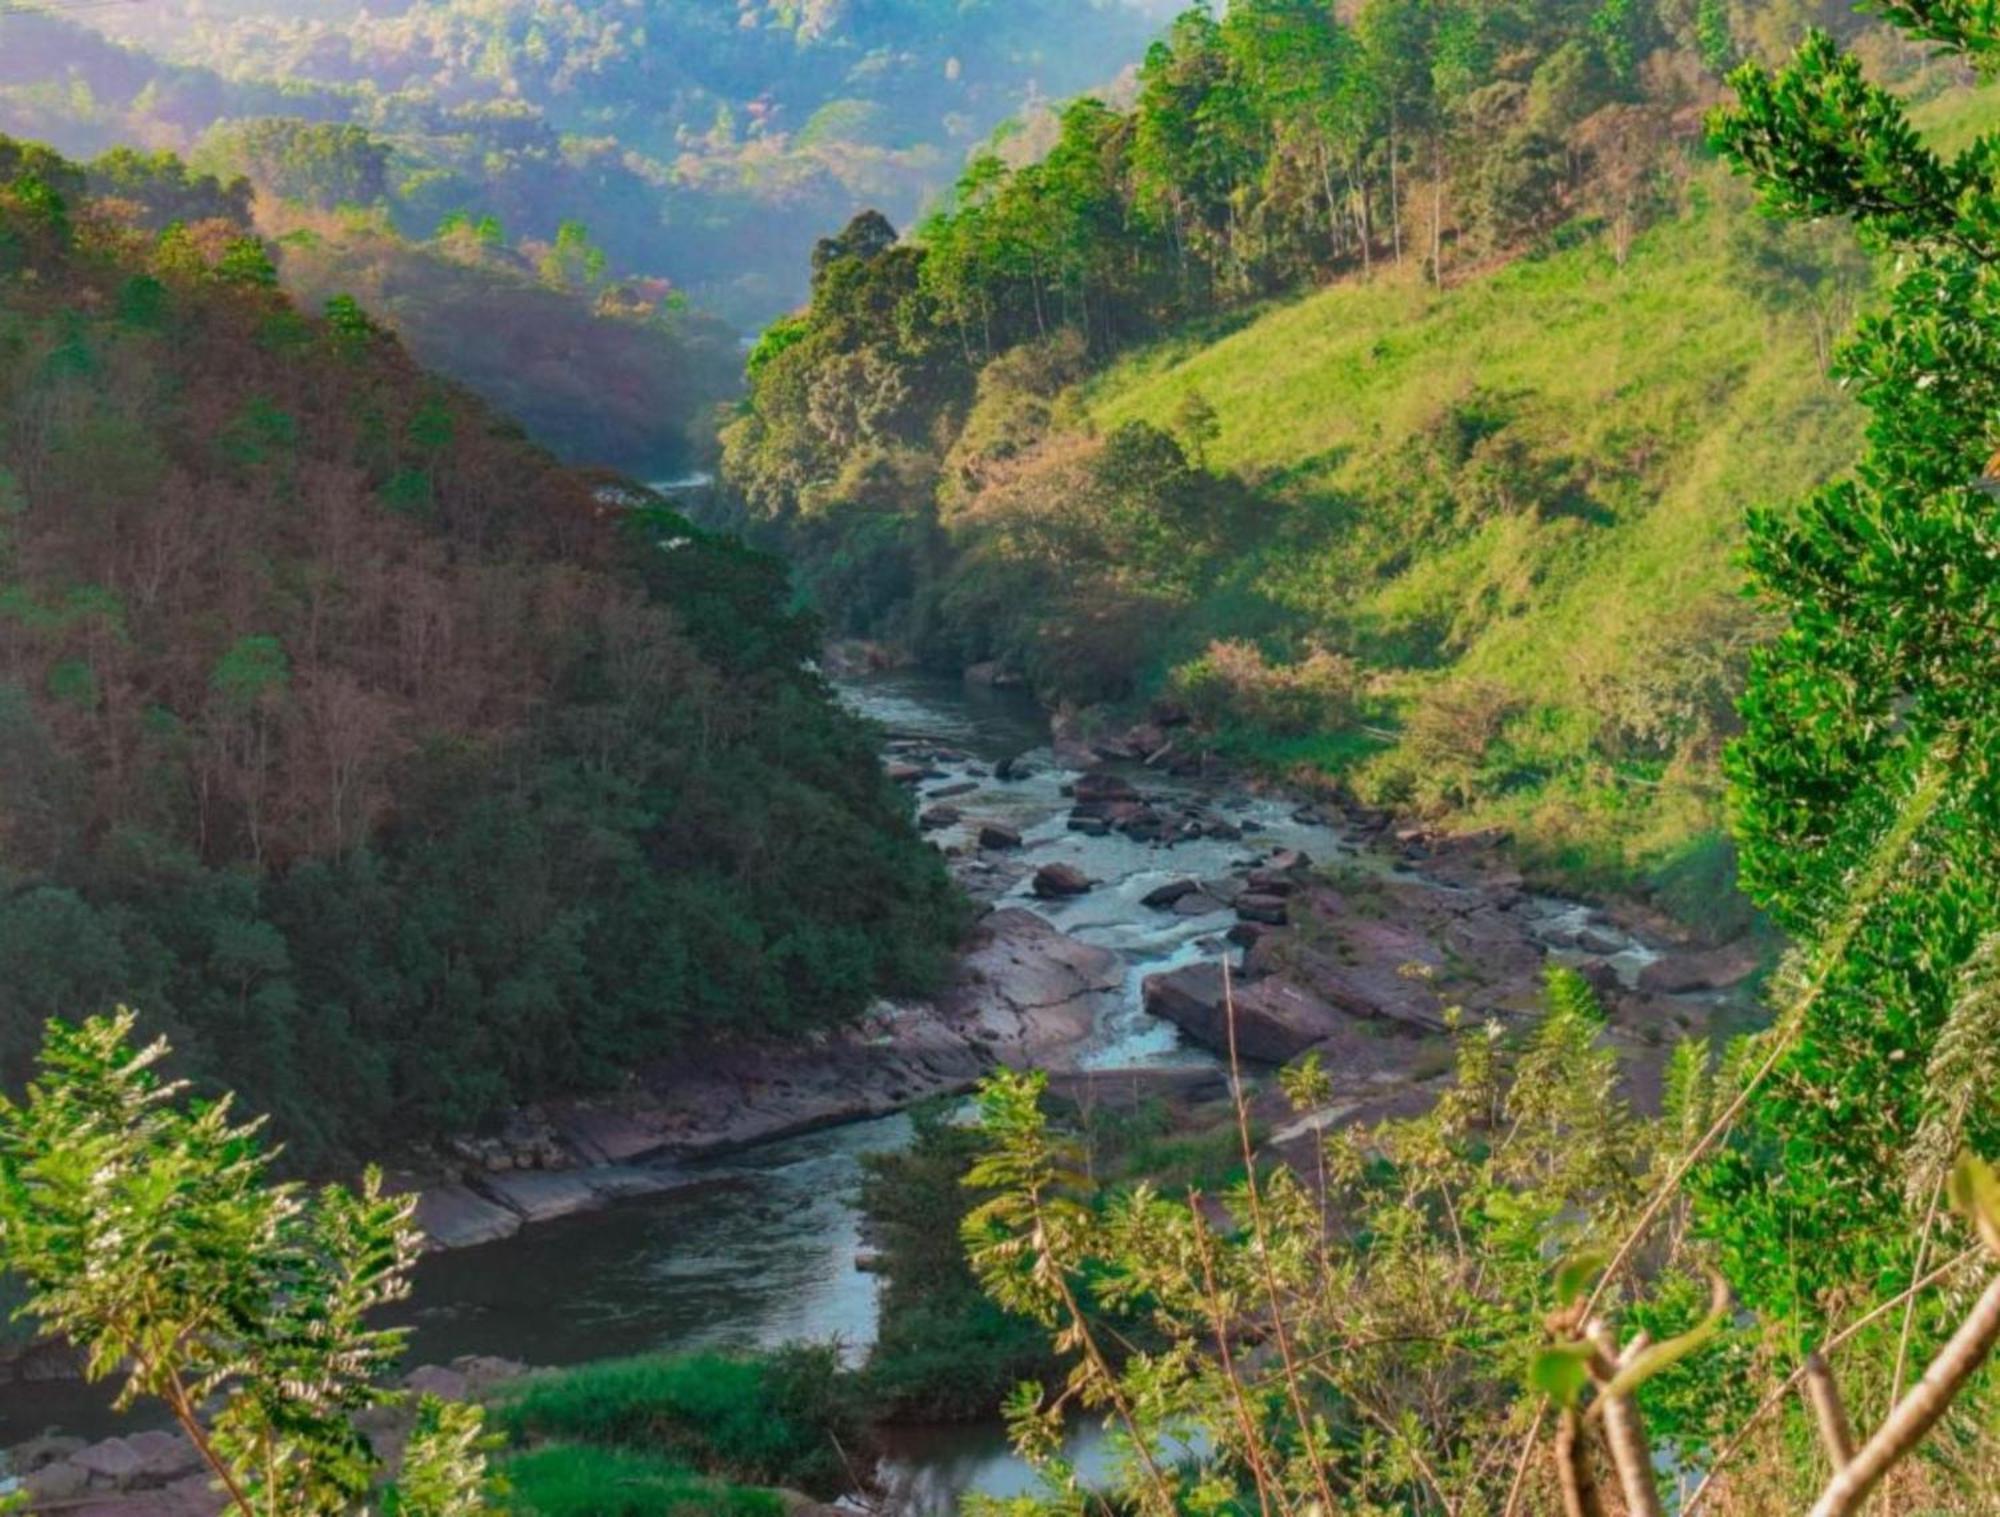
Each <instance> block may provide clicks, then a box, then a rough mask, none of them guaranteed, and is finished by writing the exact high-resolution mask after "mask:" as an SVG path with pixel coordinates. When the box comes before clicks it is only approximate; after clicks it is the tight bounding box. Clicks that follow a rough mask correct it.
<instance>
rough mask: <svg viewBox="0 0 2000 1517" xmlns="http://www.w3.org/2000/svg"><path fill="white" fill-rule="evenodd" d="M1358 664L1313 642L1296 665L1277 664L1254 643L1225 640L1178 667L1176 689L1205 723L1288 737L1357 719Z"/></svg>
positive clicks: (1197, 717)
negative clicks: (1260, 730) (1239, 726)
mask: <svg viewBox="0 0 2000 1517" xmlns="http://www.w3.org/2000/svg"><path fill="white" fill-rule="evenodd" d="M1360 678H1361V675H1360V669H1359V667H1358V666H1357V665H1356V664H1355V662H1354V660H1353V659H1351V658H1348V657H1347V656H1346V655H1345V654H1341V653H1335V652H1333V651H1331V650H1329V649H1327V648H1323V647H1319V646H1317V645H1315V646H1314V647H1313V648H1312V649H1311V650H1310V651H1309V652H1308V653H1307V654H1306V656H1305V657H1304V658H1302V659H1300V660H1299V661H1298V662H1297V663H1295V664H1273V663H1271V662H1270V661H1269V660H1267V659H1266V658H1265V656H1264V654H1263V651H1262V650H1261V649H1259V648H1258V647H1257V645H1256V644H1255V643H1250V642H1242V641H1237V640H1230V639H1221V640H1217V641H1215V642H1212V643H1210V644H1209V645H1208V649H1207V651H1206V652H1204V653H1203V654H1202V655H1201V656H1200V657H1199V658H1196V659H1194V660H1192V661H1190V662H1189V663H1186V664H1183V665H1182V666H1181V667H1180V668H1179V669H1178V670H1176V671H1175V672H1174V679H1173V685H1174V693H1175V694H1176V695H1177V696H1178V697H1179V698H1180V699H1181V700H1182V701H1183V702H1184V703H1185V704H1186V705H1187V707H1188V708H1189V710H1190V711H1192V712H1193V713H1194V716H1195V719H1196V720H1197V721H1199V722H1201V723H1202V724H1203V725H1204V726H1207V727H1210V728H1215V727H1221V726H1224V725H1228V724H1232V723H1240V724H1243V725H1247V726H1251V727H1259V728H1262V729H1263V730H1265V731H1267V732H1272V733H1276V734H1279V735H1281V736H1286V737H1295V736H1300V735H1303V734H1305V733H1308V732H1321V731H1326V730H1327V729H1329V728H1336V727H1343V726H1346V725H1348V724H1349V723H1350V722H1352V721H1353V719H1354V714H1355V704H1356V700H1357V697H1358V695H1359V690H1360Z"/></svg>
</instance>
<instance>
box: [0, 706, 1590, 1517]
mask: <svg viewBox="0 0 2000 1517" xmlns="http://www.w3.org/2000/svg"><path fill="white" fill-rule="evenodd" d="M842 692H843V695H844V697H845V698H846V699H847V701H848V702H849V704H850V705H852V706H853V707H855V708H856V709H857V710H860V711H861V712H863V713H864V714H866V715H868V716H870V717H871V718H873V719H874V720H876V721H877V722H879V723H880V724H881V725H882V726H883V727H884V728H886V729H887V730H888V732H889V733H890V735H891V737H892V739H893V738H901V739H920V740H922V741H923V742H924V743H926V744H929V745H932V746H933V747H935V748H941V749H946V750H950V752H949V754H948V756H946V757H944V758H942V759H941V760H938V761H937V769H938V770H939V773H938V774H937V776H936V777H934V778H931V779H928V780H927V781H926V782H925V783H924V785H923V787H922V788H923V790H924V791H925V793H926V794H927V795H928V794H930V793H932V792H935V791H938V790H940V789H943V790H952V789H954V788H955V787H964V786H967V785H970V786H972V787H973V788H972V789H970V790H969V791H965V792H964V793H960V794H953V795H952V796H951V804H952V805H953V806H955V807H958V808H960V809H961V810H962V811H963V812H964V814H965V816H966V817H968V818H976V819H978V820H981V821H984V820H993V821H1002V822H1005V823H1007V824H1008V825H1011V826H1014V827H1016V828H1018V829H1019V830H1020V831H1021V832H1022V834H1023V837H1024V842H1025V845H1026V846H1025V850H1024V855H1023V857H1025V858H1026V859H1028V860H1032V861H1033V862H1034V863H1035V864H1041V863H1047V862H1053V861H1058V860H1060V861H1063V862H1068V863H1072V864H1074V865H1076V866H1077V867H1078V868H1079V869H1081V870H1082V871H1083V872H1084V873H1085V874H1086V875H1088V876H1090V877H1091V878H1092V879H1093V880H1095V881H1097V882H1098V883H1097V885H1096V887H1095V888H1094V889H1093V890H1092V891H1091V892H1090V893H1089V894H1088V895H1085V896H1082V897H1079V898H1076V899H1074V900H1071V901H1063V902H1035V901H1030V900H1029V899H1028V898H1027V895H1026V884H1025V881H1022V880H1017V879H1012V878H1007V877H999V878H991V879H984V878H982V876H981V875H980V873H979V869H980V866H979V864H978V863H977V862H976V860H974V859H971V858H968V859H967V860H966V861H965V862H964V863H963V864H962V867H963V868H964V869H965V870H966V871H967V874H966V878H967V883H968V884H969V885H970V886H971V887H972V888H973V889H975V891H982V890H983V893H985V894H987V895H989V896H997V897H1000V898H1004V899H1007V900H1008V901H1009V903H1010V904H1026V905H1031V906H1032V907H1033V908H1034V909H1036V910H1038V911H1041V912H1042V913H1043V914H1044V915H1045V916H1047V917H1048V918H1049V919H1050V920H1051V921H1053V922H1054V923H1055V924H1056V925H1057V926H1059V927H1061V928H1062V929H1064V930H1065V931H1067V932H1070V933H1072V934H1074V935H1076V936H1077V937H1080V938H1083V939H1085V940H1087V941H1091V942H1095V943H1099V944H1102V945H1104V946H1106V947H1109V948H1112V949H1114V950H1116V951H1117V952H1118V953H1120V954H1121V955H1122V956H1123V958H1124V960H1125V962H1126V964H1127V966H1128V980H1127V986H1126V994H1125V995H1124V996H1123V997H1122V998H1120V1000H1119V1002H1118V1004H1117V1005H1116V1006H1115V1007H1114V1008H1113V1009H1112V1010H1111V1011H1110V1012H1109V1013H1108V1014H1107V1016H1106V1018H1105V1021H1104V1024H1103V1025H1102V1026H1101V1027H1100V1028H1099V1029H1098V1032H1097V1036H1096V1038H1095V1039H1094V1040H1093V1042H1092V1044H1091V1045H1090V1048H1089V1050H1088V1052H1087V1053H1086V1055H1085V1056H1084V1062H1085V1063H1087V1064H1089V1065H1091V1066H1094V1067H1098V1068H1124V1067H1132V1066H1140V1065H1149V1064H1159V1063H1174V1062H1183V1061H1190V1060H1205V1059H1207V1057H1208V1056H1207V1055H1206V1054H1202V1053H1199V1052H1197V1051H1194V1050H1190V1049H1184V1048H1183V1047H1182V1046H1181V1045H1180V1043H1179V1040H1178V1034H1177V1033H1176V1031H1175V1029H1174V1028H1172V1027H1171V1026H1170V1025H1168V1024H1166V1023H1164V1022H1161V1021H1159V1020H1158V1019H1156V1018H1153V1017H1150V1016H1148V1015H1147V1014H1146V1013H1145V1011H1144V1008H1143V1006H1142V1004H1141V997H1140V984H1141V981H1142V980H1143V979H1144V978H1145V977H1146V976H1147V975H1150V974H1153V973H1157V972H1159V971H1160V970H1162V969H1167V968H1172V967H1176V966H1178V965H1180V964H1183V963H1187V962H1191V961H1194V960H1197V959H1200V958H1203V957H1207V956H1220V955H1221V954H1222V953H1223V952H1225V951H1226V947H1227V945H1226V944H1225V942H1224V940H1223V938H1222V934H1223V933H1224V932H1225V931H1226V930H1227V929H1228V927H1229V926H1230V924H1231V922H1232V921H1233V920H1234V918H1233V916H1231V915H1230V914H1228V913H1226V912H1221V913H1217V914H1214V915H1211V916H1207V917H1196V918H1183V917H1178V916H1175V915H1174V914H1172V913H1170V912H1160V911H1153V910H1149V909H1147V908H1146V907H1144V906H1142V905H1141V904H1140V897H1142V896H1143V895H1145V894H1146V893H1147V892H1148V891H1149V890H1151V889H1153V888H1154V887H1155V886H1157V885H1159V884H1162V883H1165V882H1166V881H1168V880H1172V879H1177V878H1180V877H1183V876H1189V877H1193V878H1196V879H1206V878H1214V877H1219V876H1222V875H1225V874H1227V873H1229V872H1230V871H1231V870H1232V869H1234V868H1237V867H1240V866H1241V865H1242V864H1243V863H1245V862H1246V861H1247V860H1248V859H1249V857H1250V856H1252V855H1261V854H1263V853H1267V852H1269V851H1270V850H1271V849H1273V848H1277V847H1287V848H1299V849H1303V850H1305V851H1306V852H1307V853H1309V854H1310V855H1311V856H1312V857H1313V858H1314V859H1315V860H1316V861H1318V862H1321V863H1324V862H1326V861H1328V860H1329V859H1332V858H1335V857H1339V856H1347V857H1349V858H1351V859H1352V860H1354V861H1355V862H1357V863H1367V864H1368V865H1369V867H1384V868H1386V867H1389V866H1388V865H1387V864H1386V863H1383V862H1381V861H1380V860H1379V859H1378V858H1376V857H1375V856H1371V855H1367V854H1363V853H1358V852H1357V851H1356V850H1355V849H1354V847H1353V846H1352V845H1351V843H1350V842H1349V840H1347V839H1346V838H1345V837H1343V836H1342V835H1341V834H1340V833H1339V832H1338V831H1337V830H1336V829H1335V828H1333V827H1332V826H1329V825H1326V824H1325V823H1323V822H1321V821H1320V820H1318V819H1317V818H1315V817H1313V816H1311V815H1310V814H1302V815H1295V814H1294V810H1293V808H1292V806H1291V805H1290V804H1288V803H1284V802H1281V801H1278V800H1274V799H1272V798H1269V797H1261V796H1257V795H1253V794H1251V793H1249V792H1247V791H1246V792H1241V793H1236V792H1233V791H1231V790H1230V789H1229V788H1228V787H1227V786H1225V787H1223V788H1222V789H1220V790H1218V789H1217V788H1216V787H1215V786H1212V785H1208V786H1204V785H1200V784H1197V783H1193V782H1187V781H1176V780H1173V779H1170V778H1168V777H1166V776H1161V775H1154V774H1151V773H1149V774H1147V775H1146V776H1145V778H1144V781H1143V784H1144V787H1145V789H1146V790H1147V792H1148V794H1149V795H1156V796H1161V797H1165V798H1168V799H1180V800H1184V801H1186V802H1187V803H1188V804H1190V805H1197V804H1198V805H1199V806H1201V807H1202V808H1204V809H1205V810H1206V811H1208V812H1209V813H1211V814H1215V815H1220V816H1222V817H1224V818H1225V819H1226V820H1228V821H1229V822H1231V823H1232V825H1233V826H1234V827H1237V828H1241V829H1242V837H1241V839H1240V840H1238V839H1233V838H1229V837H1227V836H1222V837H1203V838H1199V839H1194V840H1191V841H1184V842H1181V843H1179V844H1177V845H1176V846H1174V847H1172V848H1171V849H1168V848H1162V847H1159V846H1157V845H1153V844H1149V843H1143V842H1137V841H1134V840H1132V839H1129V838H1126V837H1123V836H1121V835H1119V834H1116V833H1113V834H1110V835H1107V836H1104V837H1088V836H1085V835H1083V834H1081V833H1076V832H1071V831H1069V830H1068V828H1067V826H1066V820H1065V819H1066V815H1067V811H1068V808H1069V802H1068V801H1067V799H1066V798H1065V797H1064V796H1063V795H1062V793H1061V788H1062V785H1063V784H1064V782H1065V781H1066V780H1067V779H1069V778H1071V777H1073V776H1072V775H1070V774H1068V773H1066V772H1065V771H1063V770H1061V769H1060V768H1059V767H1057V765H1056V764H1055V761H1054V756H1053V754H1052V753H1051V752H1050V751H1049V745H1048V727H1047V722H1046V719H1045V718H1044V717H1043V715H1042V713H1041V712H1039V711H1038V710H1037V709H1036V708H1035V706H1034V705H1033V703H1032V702H1031V701H1030V700H1028V699H1027V698H1026V697H1025V696H1022V695H1020V694H1018V693H1017V692H1009V691H1004V690H992V689H987V688H982V687H977V686H968V685H965V684H962V683H960V682H958V681H955V680H943V679H935V678H929V677H925V676H921V675H914V674H903V673H897V674H885V675H879V676H871V677H868V678H865V679H860V680H854V681H848V682H845V683H844V684H843V686H842ZM1022 755H1026V763H1025V765H1024V766H1023V767H1024V768H1025V769H1026V770H1027V777H1026V778H1025V779H1019V780H1014V781H1001V780H999V779H997V778H995V777H994V775H993V772H992V770H993V766H994V765H995V764H996V763H997V762H998V761H999V760H1002V759H1016V758H1018V757H1020V756H1022ZM966 830H967V829H966V828H965V827H954V828H945V829H941V830H940V831H938V832H937V833H935V834H934V838H935V840H936V841H937V842H938V844H939V845H940V846H943V847H953V846H954V845H961V844H963V843H964V842H965V840H966ZM1567 909H1571V908H1566V907H1564V906H1562V905H1561V904H1560V903H1550V906H1549V912H1550V913H1551V920H1555V918H1556V915H1558V914H1559V913H1560V912H1561V911H1563V910H1567ZM908 1136H909V1124H908V1121H907V1119H905V1118H903V1117H901V1116H893V1117H888V1118H884V1119H881V1120H877V1121H870V1122H860V1123H855V1124H852V1125H849V1126H845V1127H839V1128H834V1129H830V1130H827V1131H823V1132H818V1133H813V1134H808V1135H805V1136H801V1137H796V1138H792V1139H787V1140H784V1141H781V1142H776V1143H771V1144H767V1145H763V1146H761V1147H759V1148H757V1149H755V1150H751V1151H748V1152H744V1153H739V1154H736V1155H733V1156H730V1157H727V1158H723V1159H719V1160H714V1161H709V1162H707V1163H705V1164H704V1165H702V1166H700V1167H698V1168H697V1169H696V1170H695V1171H693V1174H694V1177H695V1183H693V1184H691V1185H690V1186H688V1187H686V1188H683V1189H678V1190H675V1191H672V1192H669V1193H667V1194H665V1195H661V1196H655V1197H651V1198H644V1199H637V1200H633V1201H629V1202H626V1203H624V1204H622V1205H617V1206H613V1207H611V1208H609V1209H607V1210H604V1211H600V1212H595V1213H589V1214H585V1215H581V1216H576V1217H570V1218H565V1219H561V1220H558V1221H553V1222H548V1223H544V1224H540V1225H537V1226H534V1227H530V1228H527V1229H525V1230H523V1231H522V1232H521V1233H519V1234H518V1235H516V1236H515V1237H514V1238H512V1239H509V1240H506V1241H504V1242H500V1243H494V1244H489V1245H486V1246H484V1247H480V1248H473V1249H465V1250H459V1251H455V1252H446V1253H441V1254H435V1255H432V1256H430V1257H429V1258H427V1259H426V1260H425V1261H424V1262H423V1264H422V1265H421V1266H420V1268H419V1270H418V1274H417V1278H416V1282H415V1291H414V1294H413V1298H412V1300H411V1302H410V1303H409V1304H408V1306H407V1309H406V1314H405V1320H406V1321H407V1323H408V1325H409V1326H410V1327H411V1329H412V1331H413V1338H412V1343H411V1351H410V1357H411V1362H414V1363H440V1362H444V1361H447V1360H449V1359H452V1358H454V1357H456V1356H458V1355H461V1354H474V1353H477V1354H494V1355H499V1356H502V1357H505V1358H510V1359H518V1360H522V1361H525V1362H527V1363H530V1364H537V1365H566V1364H575V1363H580V1362H582V1361H586V1360H591V1359H599V1358H606V1357H616V1356H621V1355H628V1354H636V1353H645V1352H652V1351H660V1350H686V1349H697V1348H722V1349H754V1348H770V1347H774V1346H776V1345H779V1344H782V1343H786V1342H793V1341H814V1342H829V1341H831V1342H837V1343H838V1344H839V1345H840V1346H841V1348H842V1350H843V1352H844V1353H845V1355H846V1356H847V1357H848V1358H849V1359H850V1360H851V1361H855V1362H858V1361H859V1360H860V1359H861V1358H862V1357H864V1356H865V1354H866V1352H867V1349H868V1346H869V1345H870V1344H871V1343H872V1341H873V1339H874V1336H875V1329H876V1318H877V1285H876V1280H875V1278H874V1277H873V1276H872V1275H869V1274H867V1273H864V1272H863V1271H862V1270H860V1269H859V1268H857V1267H856V1259H857V1255H858V1253H859V1252H860V1250H861V1245H862V1239H861V1233H860V1219H859V1217H858V1214H857V1212H856V1209H855V1201H856V1198H857V1193H858V1190H859V1185H860V1179H861V1174H862V1159H863V1156H864V1155H867V1154H870V1153H877V1152H883V1151H886V1150H893V1149H895V1148H897V1147H899V1146H901V1145H902V1144H904V1143H906V1142H907V1141H908ZM43 1389H45V1390H49V1391H52V1392H53V1391H54V1390H55V1388H52V1387H48V1388H43ZM71 1389H72V1388H67V1387H66V1388H63V1389H62V1391H61V1392H60V1394H59V1395H52V1396H50V1397H47V1398H43V1397H39V1396H33V1395H32V1393H31V1400H32V1403H33V1404H31V1405H26V1406H24V1405H22V1404H21V1403H20V1399H19V1396H18V1395H14V1396H10V1397H7V1398H0V1431H4V1432H5V1433H7V1434H8V1435H11V1436H14V1437H26V1436H29V1435H31V1434H32V1433H34V1432H37V1431H39V1430H40V1429H41V1427H42V1426H44V1425H46V1424H47V1423H49V1422H52V1421H55V1422H63V1423H67V1424H69V1425H71V1426H75V1427H80V1428H83V1429H84V1430H88V1431H96V1430H97V1429H96V1428H94V1427H89V1426H88V1424H92V1423H98V1424H101V1420H102V1419H101V1416H93V1415H91V1414H90V1411H89V1407H90V1405H91V1401H92V1399H94V1398H85V1397H83V1393H82V1388H80V1387H79V1388H74V1389H75V1390H76V1392H78V1394H77V1395H72V1394H71ZM104 1430H107V1431H108V1430H109V1429H108V1428H106V1429H104ZM0 1441H4V1440H0ZM890 1447H891V1450H892V1452H891V1457H890V1460H889V1462H888V1464H887V1465H886V1466H885V1468H884V1471H883V1474H884V1477H885V1483H886V1485H887V1487H888V1489H889V1491H890V1492H891V1495H892V1498H893V1505H894V1507H895V1509H897V1510H900V1511H903V1512H906V1513H912V1514H916V1517H933V1514H937V1517H942V1514H944V1513H947V1512H951V1511H954V1510H955V1509H956V1506H957V1503H958V1500H959V1498H960V1497H961V1496H962V1495H964V1494H966V1493H967V1492H971V1491H978V1492H982V1493H985V1494H990V1495H1009V1494H1015V1493H1017V1492H1019V1491H1021V1490H1023V1489H1026V1488H1027V1487H1028V1485H1029V1483H1030V1477H1029V1476H1028V1473H1027V1472H1026V1471H1025V1470H1024V1469H1023V1468H1022V1466H1021V1465H1020V1464H1019V1463H1018V1461H1016V1460H1015V1459H1014V1458H1013V1456H1012V1455H1011V1453H1010V1452H1009V1451H1008V1449H1007V1447H1006V1444H1005V1440H1004V1438H1003V1436H1002V1434H1001V1432H1000V1430H999V1429H998V1427H997V1426H990V1427H972V1428H965V1427H957V1428H935V1429H905V1430H899V1431H897V1432H895V1433H892V1435H891V1438H890ZM1079 1453H1080V1454H1081V1455H1082V1456H1083V1462H1084V1463H1085V1464H1086V1466H1088V1465H1089V1463H1090V1457H1089V1456H1090V1454H1091V1446H1090V1441H1089V1440H1088V1439H1087V1438H1085V1439H1083V1440H1082V1443H1081V1446H1080V1449H1079Z"/></svg>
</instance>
